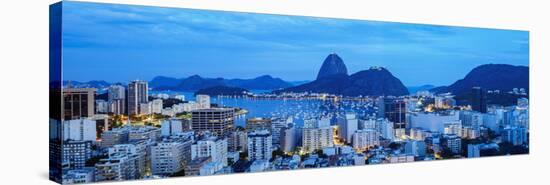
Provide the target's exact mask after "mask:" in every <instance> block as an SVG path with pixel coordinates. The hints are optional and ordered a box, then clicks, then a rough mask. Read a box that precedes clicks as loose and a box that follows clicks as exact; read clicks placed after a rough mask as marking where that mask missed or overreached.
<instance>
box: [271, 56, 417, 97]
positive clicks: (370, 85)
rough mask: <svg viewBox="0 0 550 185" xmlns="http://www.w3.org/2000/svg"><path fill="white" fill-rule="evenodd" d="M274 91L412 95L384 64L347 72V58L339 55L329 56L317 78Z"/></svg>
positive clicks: (351, 94)
mask: <svg viewBox="0 0 550 185" xmlns="http://www.w3.org/2000/svg"><path fill="white" fill-rule="evenodd" d="M274 92H275V93H283V92H313V93H330V94H339V95H344V96H359V95H363V96H381V95H392V96H401V95H407V94H409V91H408V90H407V88H406V87H405V86H404V85H403V83H401V81H400V80H399V79H397V78H396V77H395V76H393V75H392V74H391V73H390V72H389V71H388V70H387V69H385V68H382V67H371V68H370V69H368V70H363V71H359V72H357V73H354V74H352V75H348V74H347V68H346V65H345V64H344V61H343V60H342V59H341V58H340V57H339V56H338V55H337V54H330V55H328V56H327V58H326V59H325V61H324V62H323V65H322V67H321V69H320V70H319V73H318V75H317V79H316V80H315V81H312V82H309V83H306V84H302V85H298V86H294V87H289V88H285V89H282V90H277V91H274Z"/></svg>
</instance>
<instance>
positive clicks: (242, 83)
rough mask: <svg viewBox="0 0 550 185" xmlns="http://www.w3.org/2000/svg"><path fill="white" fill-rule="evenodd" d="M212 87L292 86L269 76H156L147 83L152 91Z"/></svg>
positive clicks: (265, 87) (257, 88)
mask: <svg viewBox="0 0 550 185" xmlns="http://www.w3.org/2000/svg"><path fill="white" fill-rule="evenodd" d="M214 86H228V87H239V88H243V89H254V90H274V89H281V88H287V87H291V86H293V85H292V84H291V83H288V82H286V81H284V80H282V79H280V78H274V77H272V76H269V75H263V76H259V77H256V78H253V79H224V78H203V77H201V76H199V75H193V76H190V77H188V78H182V79H177V78H172V77H164V76H157V77H155V78H153V80H151V81H150V82H149V87H151V88H153V89H154V90H177V91H196V90H199V89H204V88H208V87H214Z"/></svg>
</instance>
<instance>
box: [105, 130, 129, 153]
mask: <svg viewBox="0 0 550 185" xmlns="http://www.w3.org/2000/svg"><path fill="white" fill-rule="evenodd" d="M129 136H130V130H129V129H125V128H116V129H113V130H109V131H105V132H103V133H102V134H101V146H102V147H104V148H107V147H112V146H114V145H116V144H125V143H128V141H129Z"/></svg>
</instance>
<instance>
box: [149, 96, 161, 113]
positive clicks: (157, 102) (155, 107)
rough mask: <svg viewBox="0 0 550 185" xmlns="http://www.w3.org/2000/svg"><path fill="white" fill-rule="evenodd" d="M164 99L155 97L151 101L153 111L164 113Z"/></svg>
mask: <svg viewBox="0 0 550 185" xmlns="http://www.w3.org/2000/svg"><path fill="white" fill-rule="evenodd" d="M162 108H163V107H162V99H155V100H153V101H152V102H151V113H154V114H162Z"/></svg>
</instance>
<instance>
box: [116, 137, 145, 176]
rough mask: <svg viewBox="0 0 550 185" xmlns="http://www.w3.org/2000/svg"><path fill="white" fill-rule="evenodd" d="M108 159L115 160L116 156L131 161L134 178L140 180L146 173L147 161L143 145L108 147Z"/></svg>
mask: <svg viewBox="0 0 550 185" xmlns="http://www.w3.org/2000/svg"><path fill="white" fill-rule="evenodd" d="M108 154H109V158H116V157H117V156H127V157H128V158H129V159H132V161H131V162H133V163H134V164H133V165H132V166H133V167H134V168H135V173H136V174H135V176H137V178H141V177H143V176H144V175H145V173H146V167H147V166H148V165H147V162H148V159H147V145H143V144H118V145H114V146H113V147H110V148H109V150H108Z"/></svg>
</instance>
